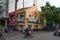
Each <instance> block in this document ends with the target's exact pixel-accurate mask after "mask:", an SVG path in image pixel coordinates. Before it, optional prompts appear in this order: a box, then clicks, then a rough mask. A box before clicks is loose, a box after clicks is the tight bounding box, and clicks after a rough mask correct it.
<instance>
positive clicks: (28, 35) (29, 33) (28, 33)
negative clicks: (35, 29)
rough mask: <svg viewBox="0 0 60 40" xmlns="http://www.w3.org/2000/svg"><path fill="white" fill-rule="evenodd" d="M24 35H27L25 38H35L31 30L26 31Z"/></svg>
mask: <svg viewBox="0 0 60 40" xmlns="http://www.w3.org/2000/svg"><path fill="white" fill-rule="evenodd" d="M24 35H25V36H24V38H33V35H32V32H31V31H29V32H25V33H24Z"/></svg>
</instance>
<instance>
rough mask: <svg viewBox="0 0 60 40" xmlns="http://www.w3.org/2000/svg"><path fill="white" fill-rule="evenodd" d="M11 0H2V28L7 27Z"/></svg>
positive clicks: (0, 1)
mask: <svg viewBox="0 0 60 40" xmlns="http://www.w3.org/2000/svg"><path fill="white" fill-rule="evenodd" d="M8 4H9V0H0V26H3V27H6V26H7V20H8V17H9V16H8Z"/></svg>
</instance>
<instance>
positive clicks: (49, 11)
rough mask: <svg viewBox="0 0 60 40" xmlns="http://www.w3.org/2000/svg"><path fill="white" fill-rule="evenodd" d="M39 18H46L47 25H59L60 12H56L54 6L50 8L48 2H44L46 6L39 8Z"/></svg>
mask: <svg viewBox="0 0 60 40" xmlns="http://www.w3.org/2000/svg"><path fill="white" fill-rule="evenodd" d="M40 16H41V17H42V18H43V17H45V18H46V23H47V24H48V25H50V24H53V23H55V24H60V10H57V8H56V7H55V6H51V5H50V3H49V2H46V5H45V6H42V7H41V14H40Z"/></svg>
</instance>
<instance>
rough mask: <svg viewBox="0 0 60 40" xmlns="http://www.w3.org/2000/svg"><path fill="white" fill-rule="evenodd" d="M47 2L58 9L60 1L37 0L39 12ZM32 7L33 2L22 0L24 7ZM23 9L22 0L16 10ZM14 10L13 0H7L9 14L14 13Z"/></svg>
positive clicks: (31, 0)
mask: <svg viewBox="0 0 60 40" xmlns="http://www.w3.org/2000/svg"><path fill="white" fill-rule="evenodd" d="M47 1H48V2H49V3H50V4H51V5H54V6H56V7H60V0H37V1H36V3H37V8H38V10H39V11H40V7H41V6H44V5H45V4H46V2H47ZM30 6H33V0H24V7H30ZM22 7H23V0H19V1H18V3H17V9H20V8H22ZM14 9H15V0H9V12H12V11H14Z"/></svg>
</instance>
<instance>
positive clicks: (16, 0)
mask: <svg viewBox="0 0 60 40" xmlns="http://www.w3.org/2000/svg"><path fill="white" fill-rule="evenodd" d="M17 2H18V0H15V22H16V23H15V28H17Z"/></svg>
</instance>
